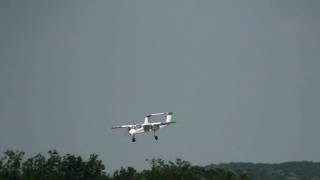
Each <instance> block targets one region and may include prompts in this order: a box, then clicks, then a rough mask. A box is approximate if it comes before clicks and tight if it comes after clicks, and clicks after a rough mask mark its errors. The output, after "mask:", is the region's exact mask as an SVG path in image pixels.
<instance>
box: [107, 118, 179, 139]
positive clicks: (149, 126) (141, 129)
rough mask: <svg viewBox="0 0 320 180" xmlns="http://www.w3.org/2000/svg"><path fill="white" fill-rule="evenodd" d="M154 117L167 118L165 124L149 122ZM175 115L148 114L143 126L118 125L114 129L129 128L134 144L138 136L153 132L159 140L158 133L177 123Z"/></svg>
mask: <svg viewBox="0 0 320 180" xmlns="http://www.w3.org/2000/svg"><path fill="white" fill-rule="evenodd" d="M152 116H166V118H165V121H164V122H149V120H150V118H151V117H152ZM172 116H173V113H172V112H163V113H154V114H147V115H146V116H145V118H144V123H143V124H135V125H131V124H126V125H116V126H113V127H112V129H118V128H128V132H129V134H130V135H131V137H132V142H135V141H136V134H140V133H146V132H151V131H153V135H154V139H155V140H158V136H156V131H157V130H159V129H161V128H163V127H166V126H169V125H170V124H173V123H176V122H175V121H173V120H172Z"/></svg>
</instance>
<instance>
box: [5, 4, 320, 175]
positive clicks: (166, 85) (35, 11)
mask: <svg viewBox="0 0 320 180" xmlns="http://www.w3.org/2000/svg"><path fill="white" fill-rule="evenodd" d="M319 8H320V1H318V0H309V1H303V0H282V1H278V0H270V1H255V0H251V1H249V0H247V1H241V2H240V1H189V0H188V1H172V0H169V1H161V2H160V1H149V0H145V1H102V0H101V1H40V0H39V1H32V2H31V1H12V0H5V1H1V2H0V27H1V28H0V87H1V88H0V144H1V146H0V151H1V152H3V151H4V150H6V149H20V150H23V151H25V152H27V153H28V155H29V156H31V155H34V154H35V153H38V152H41V153H45V152H47V151H48V150H50V149H58V150H59V151H60V152H61V153H75V154H80V155H83V156H84V157H88V155H89V154H90V153H92V152H96V153H97V154H99V155H100V158H101V159H103V160H104V162H105V164H106V165H107V168H108V169H109V170H110V169H114V168H119V167H120V166H128V165H130V166H134V167H138V168H144V167H146V165H147V164H146V163H145V161H144V159H145V158H152V157H155V158H158V157H159V158H164V159H166V160H173V159H175V158H182V159H184V160H188V161H191V162H192V163H195V164H209V163H219V162H230V161H251V162H282V161H292V160H313V161H320V157H319V152H320V144H319V142H318V137H320V131H319V127H320V119H319V118H320V114H319V107H320V96H319V92H320V83H319V82H320V81H319V77H320V71H319V67H320V61H319V59H320V34H319V32H320V21H319V19H320V11H319ZM162 111H173V112H174V114H175V117H176V118H175V119H176V120H177V121H178V123H177V124H176V125H174V126H172V127H169V128H165V129H163V130H161V131H160V132H159V141H157V142H155V141H154V139H153V136H152V135H151V134H150V135H147V136H143V135H140V136H138V137H137V142H136V143H131V142H130V137H128V136H127V135H126V131H125V130H123V131H121V130H119V131H111V130H110V127H111V126H112V125H114V124H115V123H116V122H120V123H139V122H142V121H143V116H144V114H145V113H147V112H162Z"/></svg>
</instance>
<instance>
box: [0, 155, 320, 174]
mask: <svg viewBox="0 0 320 180" xmlns="http://www.w3.org/2000/svg"><path fill="white" fill-rule="evenodd" d="M23 156H24V152H21V151H11V150H8V151H6V152H4V153H3V155H2V156H0V180H70V179H71V180H94V179H97V180H149V179H151V180H160V179H173V180H248V179H249V178H250V179H259V180H265V179H275V180H282V179H302V180H304V179H320V176H319V175H320V163H313V162H288V163H281V164H253V163H228V164H218V165H215V164H212V165H209V166H195V165H192V164H191V163H189V162H188V161H184V160H182V159H176V160H175V161H174V162H173V161H164V160H163V159H147V160H146V161H147V162H148V163H149V164H150V168H149V169H145V170H143V171H140V172H138V171H137V170H136V169H134V168H133V167H127V168H124V167H121V168H120V169H119V170H116V171H114V173H113V174H112V176H110V175H108V174H106V172H105V165H104V164H103V163H102V161H101V160H99V159H98V155H97V154H91V155H90V157H89V159H88V160H84V159H83V158H82V157H81V156H77V155H73V154H66V155H63V156H61V155H60V154H59V153H58V151H56V150H52V151H49V152H48V155H47V156H44V155H41V154H37V155H35V156H34V157H31V158H28V159H25V160H24V158H23Z"/></svg>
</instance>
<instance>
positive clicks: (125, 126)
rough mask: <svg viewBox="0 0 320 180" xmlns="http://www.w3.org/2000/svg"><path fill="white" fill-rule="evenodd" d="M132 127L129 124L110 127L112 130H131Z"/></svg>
mask: <svg viewBox="0 0 320 180" xmlns="http://www.w3.org/2000/svg"><path fill="white" fill-rule="evenodd" d="M133 126H134V125H131V124H125V125H115V126H113V127H112V129H118V128H132V127H133Z"/></svg>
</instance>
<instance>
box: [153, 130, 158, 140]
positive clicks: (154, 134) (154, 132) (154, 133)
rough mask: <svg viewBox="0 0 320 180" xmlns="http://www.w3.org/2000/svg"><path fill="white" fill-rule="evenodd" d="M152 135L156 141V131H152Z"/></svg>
mask: <svg viewBox="0 0 320 180" xmlns="http://www.w3.org/2000/svg"><path fill="white" fill-rule="evenodd" d="M153 136H154V139H155V140H156V141H157V140H158V136H156V131H153Z"/></svg>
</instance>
